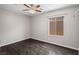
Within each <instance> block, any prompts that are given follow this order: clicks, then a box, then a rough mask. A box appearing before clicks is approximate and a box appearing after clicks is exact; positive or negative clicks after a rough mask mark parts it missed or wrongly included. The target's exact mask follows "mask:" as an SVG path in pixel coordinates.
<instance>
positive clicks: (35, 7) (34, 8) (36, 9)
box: [23, 4, 42, 12]
mask: <svg viewBox="0 0 79 59" xmlns="http://www.w3.org/2000/svg"><path fill="white" fill-rule="evenodd" d="M24 6H25V7H27V8H26V9H24V10H23V11H32V12H33V11H34V12H42V11H41V8H40V5H38V4H24Z"/></svg>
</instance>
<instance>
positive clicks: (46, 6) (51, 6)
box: [0, 4, 77, 16]
mask: <svg viewBox="0 0 79 59" xmlns="http://www.w3.org/2000/svg"><path fill="white" fill-rule="evenodd" d="M76 5H77V4H40V6H41V8H42V9H43V10H42V12H41V13H45V12H48V11H53V10H56V9H60V8H66V7H71V6H76ZM0 8H4V9H7V10H11V11H14V12H18V13H22V14H26V15H28V16H33V15H38V14H41V13H34V14H32V13H29V12H26V11H22V10H23V9H26V7H25V6H24V5H23V4H0Z"/></svg>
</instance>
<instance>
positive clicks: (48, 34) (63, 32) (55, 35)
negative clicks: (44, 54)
mask: <svg viewBox="0 0 79 59" xmlns="http://www.w3.org/2000/svg"><path fill="white" fill-rule="evenodd" d="M56 17H63V19H62V20H58V21H63V35H58V34H57V28H56V27H57V24H56V23H57V22H56ZM52 18H55V33H56V34H54V35H53V34H50V19H52ZM52 18H49V19H48V36H64V16H55V17H52Z"/></svg>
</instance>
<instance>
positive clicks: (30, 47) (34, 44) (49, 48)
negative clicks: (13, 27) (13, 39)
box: [0, 39, 78, 55]
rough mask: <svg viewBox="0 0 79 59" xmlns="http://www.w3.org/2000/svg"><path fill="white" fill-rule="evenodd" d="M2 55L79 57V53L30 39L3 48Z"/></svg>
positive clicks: (0, 52) (0, 50)
mask: <svg viewBox="0 0 79 59" xmlns="http://www.w3.org/2000/svg"><path fill="white" fill-rule="evenodd" d="M0 55H78V51H75V50H71V49H67V48H63V47H59V46H56V45H53V44H49V43H46V42H41V41H37V40H34V39H28V40H24V41H21V42H17V43H14V44H10V45H7V46H3V47H1V48H0Z"/></svg>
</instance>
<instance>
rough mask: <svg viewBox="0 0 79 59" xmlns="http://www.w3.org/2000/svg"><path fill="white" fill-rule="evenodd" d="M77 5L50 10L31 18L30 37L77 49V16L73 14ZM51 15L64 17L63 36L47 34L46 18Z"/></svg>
mask: <svg viewBox="0 0 79 59" xmlns="http://www.w3.org/2000/svg"><path fill="white" fill-rule="evenodd" d="M77 8H78V7H71V8H66V9H60V10H55V11H51V12H48V13H45V14H41V15H38V16H35V17H33V18H32V24H33V25H32V38H34V39H37V40H41V41H46V42H49V43H52V44H57V45H60V46H64V47H68V48H72V49H78V42H79V16H78V12H77V13H76V15H77V16H75V17H74V16H73V14H74V12H75V10H76V9H77ZM53 16H65V17H64V36H48V20H49V19H48V18H50V17H53Z"/></svg>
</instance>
